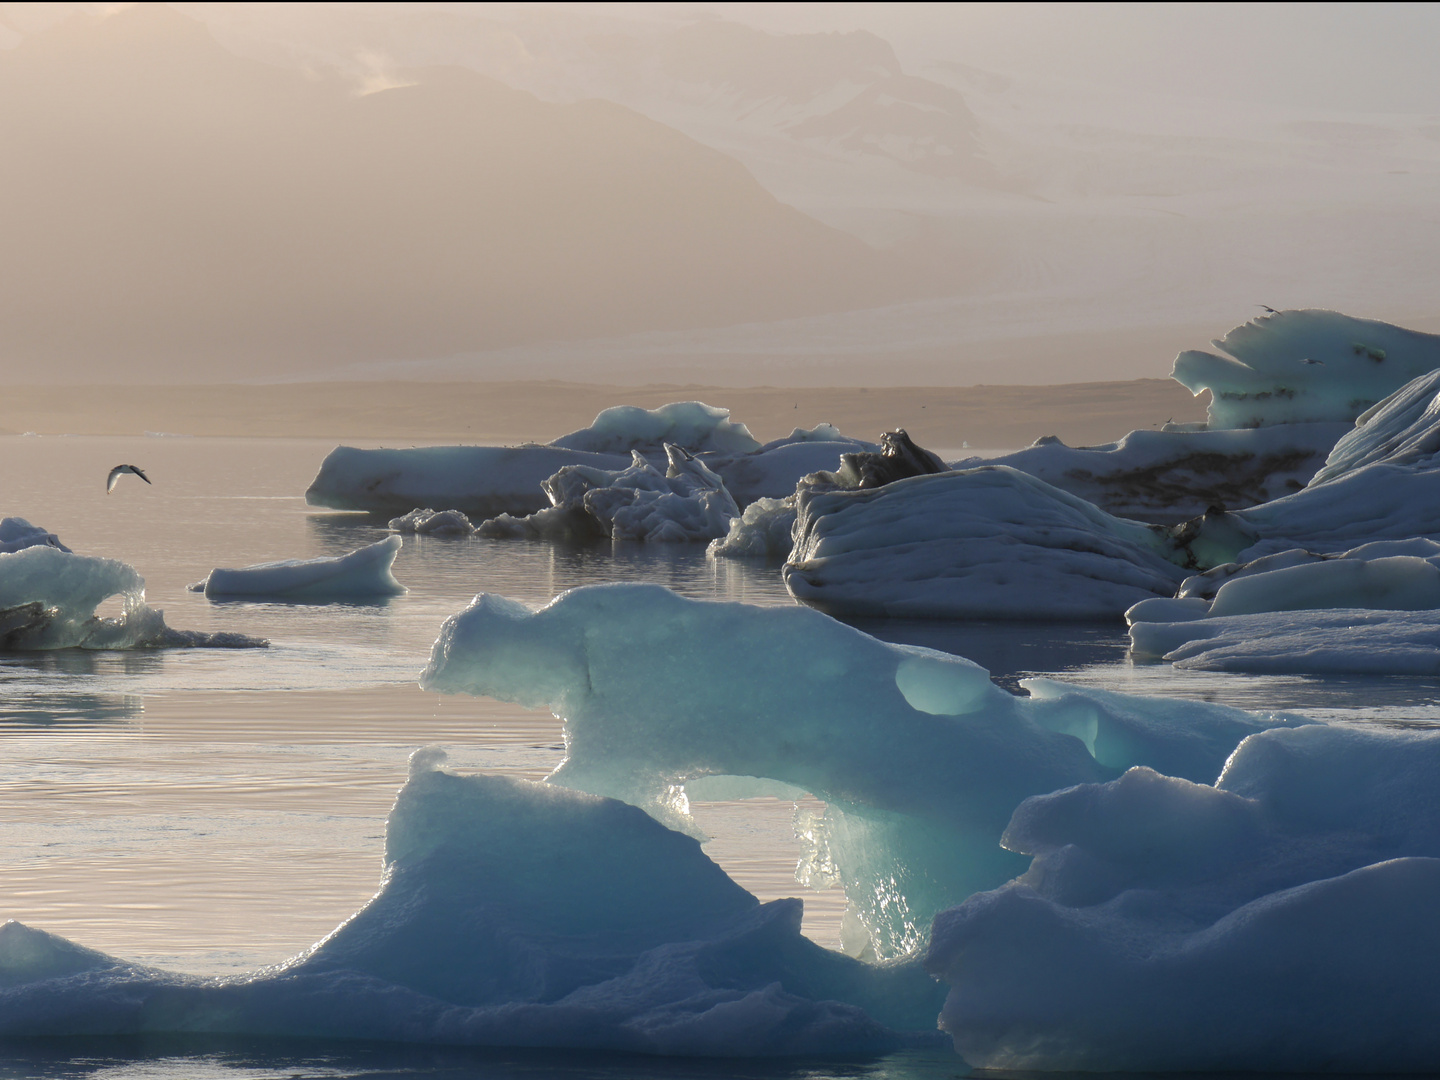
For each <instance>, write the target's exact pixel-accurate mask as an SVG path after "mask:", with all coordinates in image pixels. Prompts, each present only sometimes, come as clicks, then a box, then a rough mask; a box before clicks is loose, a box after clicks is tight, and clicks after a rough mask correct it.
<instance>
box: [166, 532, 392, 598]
mask: <svg viewBox="0 0 1440 1080" xmlns="http://www.w3.org/2000/svg"><path fill="white" fill-rule="evenodd" d="M402 543H403V541H402V540H401V539H400V537H398V536H387V537H386V538H385V539H384V540H378V541H376V542H375V543H373V544H369V545H367V546H365V547H363V548H357V549H356V550H354V551H351V552H349V553H348V554H345V555H334V556H322V557H321V558H318V559H282V560H280V561H279V562H267V563H256V564H255V565H254V566H246V567H243V568H241V569H239V570H224V569H220V570H211V571H210V574H209V576H207V577H206V578H205V580H204V581H197V582H195V584H193V585H191V586H190V590H191V591H192V592H203V593H204V594H205V595H206V596H207V597H228V596H268V597H275V598H278V599H282V600H350V599H357V598H358V599H364V598H366V597H375V596H395V595H397V594H399V593H403V592H404V591H405V586H404V585H401V584H400V582H398V581H396V580H395V575H394V574H392V573H391V572H390V568H391V566H393V565H394V563H395V556H396V555H399V554H400V546H401V544H402Z"/></svg>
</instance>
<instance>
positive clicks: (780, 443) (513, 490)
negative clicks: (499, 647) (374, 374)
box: [305, 401, 873, 519]
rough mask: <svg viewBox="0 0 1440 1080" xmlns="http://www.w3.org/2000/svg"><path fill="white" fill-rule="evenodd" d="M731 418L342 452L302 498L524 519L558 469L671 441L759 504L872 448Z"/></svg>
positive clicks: (622, 419)
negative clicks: (549, 438)
mask: <svg viewBox="0 0 1440 1080" xmlns="http://www.w3.org/2000/svg"><path fill="white" fill-rule="evenodd" d="M729 416H730V414H729V411H728V410H726V409H718V408H714V407H713V406H710V405H705V404H702V403H701V402H698V401H688V402H676V403H672V404H670V405H664V406H661V407H660V408H658V409H640V408H637V407H635V406H628V405H625V406H617V407H615V408H612V409H606V410H604V411H603V412H601V413H600V414H599V415H598V416H597V417H596V418H595V422H594V423H593V424H592V425H591V426H590V427H588V428H583V429H581V430H580V431H576V432H572V433H571V434H569V435H566V436H564V437H562V438H560V439H556V440H555V441H554V442H553V443H550V444H549V445H546V446H541V445H537V444H527V445H525V446H513V447H501V446H426V447H412V448H410V449H407V450H384V449H382V450H360V449H356V448H355V447H350V446H340V447H336V448H335V449H334V450H332V451H331V452H330V454H329V455H328V456H327V457H326V458H325V460H324V462H323V463H322V464H321V466H320V471H319V474H318V475H317V476H316V477H315V479H314V481H313V482H312V483H311V485H310V488H309V490H308V491H306V493H305V498H306V501H307V502H309V503H310V504H311V505H312V506H326V507H330V508H332V509H336V510H364V511H368V512H370V513H383V514H399V513H404V512H406V511H409V510H411V509H412V508H414V507H417V506H444V507H447V508H450V509H454V510H459V511H461V512H463V513H465V514H468V515H469V516H470V517H472V518H475V519H485V518H494V517H499V516H500V515H501V514H509V515H511V516H514V517H523V516H525V515H527V514H532V513H534V512H535V511H537V510H544V509H546V507H547V506H549V505H550V503H549V502H548V500H547V498H546V496H545V493H544V491H543V490H542V484H543V483H544V482H545V481H546V480H548V479H550V478H551V477H553V476H555V475H556V474H557V473H558V472H559V471H560V470H561V469H562V468H565V467H567V466H584V467H586V468H590V469H595V470H599V471H601V472H622V471H624V470H625V469H627V468H628V467H629V466H630V465H631V464H632V463H633V456H632V455H633V454H634V453H636V452H638V453H639V454H641V456H642V457H645V458H646V459H647V460H649V461H650V462H651V464H654V465H661V464H662V462H664V460H665V455H664V449H663V447H664V444H665V443H667V442H668V443H670V444H672V445H675V446H678V447H681V448H682V449H684V450H686V451H687V452H689V453H690V454H692V455H698V456H699V458H700V460H702V461H703V462H704V463H705V465H706V466H707V467H708V468H710V469H711V470H712V471H713V472H714V473H715V474H716V475H718V476H719V477H720V478H721V479H722V480H724V482H725V486H726V488H727V490H728V491H729V492H730V494H731V496H732V497H733V498H734V499H735V500H736V502H737V503H738V504H739V505H740V506H744V505H746V504H747V503H750V502H753V501H754V500H755V499H759V498H783V497H784V496H787V495H789V494H791V493H792V492H793V491H794V490H795V484H796V482H797V481H798V480H799V479H800V477H802V476H804V475H806V474H807V473H811V472H814V471H816V470H817V469H826V468H834V467H835V465H836V463H837V462H838V461H839V458H840V455H841V454H842V453H844V452H847V451H852V450H857V449H864V448H867V447H870V444H868V443H864V442H861V441H859V440H857V439H847V438H846V437H845V436H843V435H841V434H840V433H839V432H838V431H836V430H835V429H834V428H833V427H830V426H829V425H827V424H822V425H820V426H819V427H816V428H813V429H805V428H796V429H795V431H794V432H792V433H791V434H790V435H789V436H787V437H786V438H784V439H777V440H775V441H774V442H769V443H766V444H765V445H763V446H762V445H760V444H759V443H758V442H756V441H755V439H754V438H753V437H751V435H750V433H749V431H748V430H747V429H746V428H745V425H744V424H738V423H733V422H732V421H731V420H730V419H729ZM870 448H873V447H870Z"/></svg>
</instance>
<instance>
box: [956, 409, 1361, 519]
mask: <svg viewBox="0 0 1440 1080" xmlns="http://www.w3.org/2000/svg"><path fill="white" fill-rule="evenodd" d="M1350 430H1351V425H1350V424H1349V423H1343V422H1340V423H1337V422H1330V423H1294V424H1277V425H1273V426H1269V427H1260V428H1248V429H1244V430H1215V431H1184V430H1176V431H1168V430H1166V431H1132V432H1130V434H1128V435H1126V436H1125V437H1124V438H1123V439H1120V440H1118V441H1116V442H1113V443H1107V444H1105V445H1103V446H1083V447H1071V446H1066V445H1065V444H1064V443H1062V442H1059V441H1058V440H1055V439H1045V440H1041V441H1040V442H1037V443H1036V444H1035V445H1034V446H1031V447H1028V448H1026V449H1024V450H1020V451H1018V452H1016V453H1013V454H1004V455H1001V456H999V457H990V458H986V459H984V462H985V463H986V464H990V465H1008V466H1010V467H1011V468H1012V469H1019V470H1020V471H1021V472H1025V473H1029V474H1030V475H1031V476H1035V477H1038V478H1039V479H1041V480H1044V481H1045V482H1046V483H1048V484H1052V485H1054V486H1055V487H1058V488H1061V489H1062V490H1064V491H1068V492H1070V493H1071V494H1072V495H1078V496H1080V497H1081V498H1082V499H1086V500H1088V501H1090V502H1092V503H1094V504H1095V505H1096V506H1098V507H1100V508H1101V509H1102V510H1106V511H1108V512H1110V513H1112V514H1114V515H1116V516H1117V517H1126V518H1133V519H1135V520H1138V521H1154V522H1163V523H1166V524H1173V523H1175V522H1179V521H1184V520H1186V519H1188V518H1193V517H1197V516H1199V515H1200V514H1203V513H1204V512H1205V511H1206V510H1207V509H1209V508H1210V507H1211V506H1217V505H1218V506H1223V507H1225V508H1226V509H1227V510H1239V509H1241V508H1243V507H1247V506H1254V505H1255V504H1257V503H1263V502H1268V501H1269V500H1271V499H1278V498H1280V497H1282V496H1284V495H1289V494H1291V493H1293V492H1295V491H1298V490H1299V489H1300V488H1302V487H1304V486H1305V485H1306V484H1307V483H1309V482H1310V478H1311V477H1312V476H1314V475H1315V473H1316V472H1317V471H1318V470H1319V469H1320V468H1321V466H1323V465H1325V463H1326V456H1327V455H1328V454H1329V453H1330V451H1331V449H1332V448H1333V447H1334V446H1335V443H1336V442H1337V441H1338V440H1339V439H1340V438H1341V437H1342V436H1343V435H1345V434H1346V433H1347V432H1349V431H1350ZM979 464H981V459H979V458H968V459H963V460H960V461H955V462H952V463H951V465H952V467H954V468H957V469H964V468H972V467H974V466H976V465H979Z"/></svg>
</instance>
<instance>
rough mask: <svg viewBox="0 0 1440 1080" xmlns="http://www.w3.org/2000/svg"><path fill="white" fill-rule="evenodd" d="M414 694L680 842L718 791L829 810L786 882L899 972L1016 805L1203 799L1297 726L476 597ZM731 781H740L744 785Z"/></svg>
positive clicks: (780, 629)
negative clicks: (798, 886)
mask: <svg viewBox="0 0 1440 1080" xmlns="http://www.w3.org/2000/svg"><path fill="white" fill-rule="evenodd" d="M421 685H422V686H423V687H425V688H426V689H429V690H439V691H442V692H447V693H470V694H482V695H486V696H489V697H494V698H498V699H500V700H503V701H514V702H518V703H519V704H521V705H524V706H527V707H529V708H542V707H544V708H549V709H550V710H551V711H552V712H553V713H554V714H555V715H556V716H558V717H560V718H562V720H563V721H564V732H565V746H566V757H565V760H564V762H563V763H562V764H561V766H560V767H559V768H558V769H557V770H556V771H555V773H554V774H553V775H552V777H551V781H552V782H554V783H559V784H564V785H566V786H568V787H573V788H576V789H578V790H582V791H589V792H594V793H596V794H602V795H607V796H611V797H614V798H620V799H624V800H625V801H626V802H629V803H631V804H633V805H636V806H640V807H643V808H645V809H646V810H648V811H650V812H651V813H652V814H654V815H655V816H657V817H658V818H660V819H661V820H662V821H665V822H666V823H667V824H670V825H673V826H675V827H677V828H684V829H688V830H692V831H693V829H694V826H693V823H692V822H691V820H690V818H689V814H688V795H687V793H686V792H687V788H695V789H696V790H703V791H704V792H705V797H707V798H726V797H730V796H728V795H727V794H726V792H727V791H732V790H739V789H738V788H733V787H732V786H731V785H734V784H735V783H736V781H735V780H734V779H733V778H736V777H750V778H756V777H758V778H762V779H765V780H770V781H778V782H780V783H781V784H784V785H788V788H786V790H791V791H795V790H797V789H798V790H800V791H808V792H810V793H812V794H814V795H815V796H817V797H818V798H820V799H822V800H823V801H824V802H825V803H827V804H828V805H827V809H826V811H825V814H824V816H823V817H822V818H820V819H818V820H810V821H806V822H805V823H803V828H804V833H805V843H806V845H807V848H806V853H805V855H804V857H803V861H802V869H801V874H800V876H801V877H802V879H803V880H806V881H810V882H813V883H815V884H817V885H825V884H832V883H838V884H840V885H841V886H842V887H843V888H844V890H845V893H846V896H847V898H848V899H849V902H850V915H849V918H848V922H849V923H850V930H849V931H848V932H847V948H849V949H850V950H852V951H853V952H855V953H856V954H860V953H865V954H870V953H873V954H875V955H879V956H882V957H883V956H896V955H902V954H905V953H907V952H909V951H911V950H913V949H914V948H916V947H917V946H918V945H919V944H920V943H921V942H922V941H923V940H924V937H925V934H926V932H927V929H928V927H929V923H930V919H931V917H932V916H933V915H934V914H935V913H936V912H937V911H939V910H941V909H943V908H945V907H948V906H950V905H951V904H954V903H956V902H958V901H959V900H960V899H962V898H963V897H965V896H968V895H969V894H970V893H972V892H975V891H976V890H978V889H984V888H993V887H994V886H996V885H998V884H1000V883H1001V882H1004V881H1006V880H1008V879H1009V878H1011V877H1013V876H1014V875H1015V874H1016V873H1018V872H1019V871H1020V869H1021V868H1022V866H1021V865H1020V864H1019V863H1017V860H1016V859H1015V858H1014V856H1013V855H1011V854H1010V853H1008V852H1006V851H1003V850H1001V848H1000V847H999V845H998V840H999V836H1000V831H1001V830H1002V829H1003V827H1004V824H1005V822H1006V821H1007V820H1008V819H1009V816H1010V814H1011V812H1012V811H1013V809H1014V808H1015V806H1016V805H1018V804H1019V802H1020V801H1021V800H1022V799H1024V798H1025V797H1027V796H1028V795H1032V794H1038V793H1041V792H1046V791H1052V790H1055V789H1056V788H1061V787H1068V786H1070V785H1073V784H1077V783H1083V782H1087V781H1093V780H1097V779H1101V778H1108V777H1113V776H1115V775H1118V774H1119V772H1120V771H1122V770H1124V769H1126V768H1128V767H1130V766H1131V765H1135V764H1156V765H1157V766H1160V767H1164V768H1167V769H1169V770H1171V771H1175V772H1177V773H1179V774H1180V775H1185V776H1189V777H1192V778H1196V779H1201V780H1206V781H1209V780H1213V778H1214V777H1215V776H1218V775H1219V772H1220V769H1221V767H1222V766H1223V764H1224V762H1225V760H1226V758H1227V757H1228V756H1229V754H1230V752H1231V751H1232V750H1233V749H1234V747H1235V745H1236V744H1237V743H1238V742H1239V741H1240V740H1241V739H1242V738H1244V737H1245V736H1246V735H1248V734H1250V733H1252V732H1254V731H1257V730H1262V729H1264V728H1265V727H1268V726H1271V725H1273V724H1278V723H1293V722H1296V721H1295V720H1294V718H1289V717H1273V716H1258V715H1255V714H1252V713H1246V712H1242V711H1240V710H1238V709H1226V708H1223V707H1220V706H1216V705H1211V704H1208V703H1204V702H1167V701H1159V700H1151V699H1143V698H1134V697H1126V696H1124V695H1114V694H1106V693H1103V692H1100V691H1091V690H1082V689H1079V688H1075V687H1067V686H1063V685H1061V684H1058V683H1050V682H1044V681H1038V682H1036V683H1035V684H1034V685H1033V688H1032V694H1033V697H1031V698H1018V697H1015V696H1013V695H1011V694H1009V693H1007V692H1006V691H1004V690H1002V689H1001V688H1000V687H998V686H996V685H995V684H994V683H992V682H991V680H990V678H989V676H988V674H987V673H986V671H985V669H984V668H981V667H980V666H978V665H976V664H973V663H971V662H970V661H968V660H964V659H961V658H959V657H955V656H950V655H948V654H944V653H937V652H933V651H931V650H928V649H921V648H915V647H909V646H901V645H890V644H887V643H885V642H881V641H878V640H876V639H875V638H872V637H870V636H869V635H867V634H863V633H861V632H860V631H858V630H855V629H853V628H852V627H849V626H846V625H844V624H843V623H839V622H836V621H835V620H833V619H831V618H829V617H827V616H825V615H822V614H820V613H819V612H816V611H812V610H809V609H807V608H800V607H795V608H758V607H753V606H750V605H745V604H733V603H714V602H703V601H696V600H688V599H685V598H683V597H680V596H677V595H676V594H674V593H672V592H670V591H669V590H667V589H664V588H661V587H659V586H653V585H601V586H591V587H588V588H580V589H573V590H571V591H570V592H567V593H565V594H563V595H561V596H560V597H558V598H557V599H555V600H554V601H552V602H551V603H550V604H549V605H548V606H547V607H545V608H542V609H541V610H539V611H531V610H530V609H529V608H526V607H524V606H522V605H520V604H517V603H515V602H513V601H509V600H506V599H504V598H503V597H498V596H493V595H488V594H482V595H480V596H478V597H476V599H475V601H474V602H473V603H472V604H471V605H470V607H469V608H468V609H467V610H465V611H463V612H461V613H459V614H458V615H455V616H453V617H451V618H450V619H448V620H447V621H446V622H445V625H444V627H443V628H442V629H441V633H440V637H439V639H438V640H437V641H436V643H435V647H434V650H433V652H432V655H431V659H430V664H429V666H428V667H427V668H426V669H425V671H424V673H423V674H422V676H421ZM747 782H748V781H747Z"/></svg>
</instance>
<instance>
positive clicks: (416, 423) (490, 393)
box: [0, 379, 1206, 449]
mask: <svg viewBox="0 0 1440 1080" xmlns="http://www.w3.org/2000/svg"><path fill="white" fill-rule="evenodd" d="M691 400H698V401H704V402H707V403H709V404H711V405H720V406H723V407H725V408H728V409H729V410H730V413H731V416H732V418H733V419H735V420H739V421H742V422H744V423H745V424H747V425H748V426H749V428H750V430H751V431H752V432H753V433H754V434H755V436H756V437H757V438H759V439H762V440H764V439H772V438H776V437H779V436H781V435H788V434H789V433H790V431H791V429H792V428H794V427H796V426H804V427H811V426H813V425H815V424H817V423H820V422H822V421H825V422H828V423H831V424H834V425H836V426H837V427H839V428H840V429H841V430H842V431H844V432H845V433H847V434H851V435H856V436H860V437H863V438H874V437H875V436H876V435H878V434H879V433H880V432H881V431H884V430H889V429H892V428H897V427H903V428H905V429H906V430H908V431H909V432H910V434H911V436H912V437H913V438H915V439H916V440H917V441H918V442H920V443H921V445H928V446H934V447H937V448H947V449H949V448H958V447H960V446H961V445H962V444H963V443H965V442H968V443H969V444H970V445H971V446H972V447H977V448H979V447H1021V446H1028V445H1029V444H1030V443H1032V442H1034V441H1035V439H1036V438H1038V437H1040V436H1042V435H1058V436H1060V438H1061V439H1063V440H1064V441H1065V442H1066V443H1069V444H1070V445H1090V444H1094V443H1102V442H1109V441H1111V440H1114V439H1117V438H1119V437H1120V436H1122V435H1124V434H1125V433H1126V432H1127V431H1131V430H1133V429H1135V428H1151V427H1158V426H1160V425H1162V424H1164V423H1165V422H1166V421H1167V420H1171V419H1174V420H1176V421H1184V420H1203V419H1204V416H1205V400H1206V399H1205V398H1201V399H1198V400H1197V399H1195V398H1192V397H1191V396H1190V393H1189V391H1187V390H1186V389H1185V388H1184V387H1182V386H1180V385H1179V384H1178V383H1175V382H1172V381H1171V380H1169V379H1139V380H1134V381H1131V382H1100V383H1072V384H1069V385H1063V386H970V387H884V388H875V389H863V388H853V387H843V388H834V389H795V388H787V387H778V388H777V387H764V386H760V387H745V388H736V387H715V386H698V385H689V386H682V385H650V386H601V385H592V384H585V383H570V382H493V383H424V382H407V383H399V382H349V383H300V384H290V385H274V386H229V385H202V386H78V387H61V386H21V387H11V388H10V389H9V390H7V392H6V393H5V395H4V398H3V400H0V432H3V433H8V434H19V433H22V432H27V431H32V432H36V433H38V434H41V435H61V434H73V435H140V434H144V433H146V432H164V433H167V434H175V435H225V436H253V437H300V436H314V437H317V438H326V439H335V440H337V441H338V440H354V441H376V440H380V441H386V440H389V441H394V442H401V441H403V442H434V441H444V442H476V443H496V444H510V443H518V442H526V441H534V442H545V441H548V440H550V439H553V438H556V437H558V436H560V435H563V434H565V433H566V432H568V431H573V430H575V429H576V428H581V427H585V426H586V425H587V424H589V423H590V421H591V420H592V419H593V418H594V416H595V414H596V413H597V412H599V411H600V410H601V409H604V408H607V407H609V406H611V405H641V406H644V407H646V408H654V407H655V406H657V405H663V404H664V403H666V402H669V401H691Z"/></svg>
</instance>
